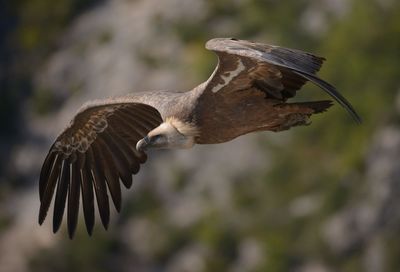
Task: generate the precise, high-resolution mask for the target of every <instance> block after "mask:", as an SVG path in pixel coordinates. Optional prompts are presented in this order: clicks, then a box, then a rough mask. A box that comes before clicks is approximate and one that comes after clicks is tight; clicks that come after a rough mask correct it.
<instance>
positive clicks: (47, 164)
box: [39, 149, 56, 200]
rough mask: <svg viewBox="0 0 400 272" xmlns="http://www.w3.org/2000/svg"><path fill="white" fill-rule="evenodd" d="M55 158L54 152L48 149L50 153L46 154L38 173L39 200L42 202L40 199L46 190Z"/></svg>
mask: <svg viewBox="0 0 400 272" xmlns="http://www.w3.org/2000/svg"><path fill="white" fill-rule="evenodd" d="M55 157H56V152H52V151H51V149H50V152H49V153H48V154H47V156H46V159H45V160H44V163H43V166H42V170H41V171H40V179H39V197H40V200H42V198H43V193H44V190H45V188H46V184H47V181H48V178H49V176H50V174H51V170H52V168H53V166H54V163H55Z"/></svg>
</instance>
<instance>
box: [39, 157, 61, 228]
mask: <svg viewBox="0 0 400 272" xmlns="http://www.w3.org/2000/svg"><path fill="white" fill-rule="evenodd" d="M60 161H61V155H60V154H57V156H56V158H55V159H54V164H53V166H52V169H51V173H50V176H49V178H48V180H47V181H46V185H45V188H44V190H43V196H42V199H41V201H40V209H39V224H40V225H41V224H43V221H44V219H45V218H46V215H47V211H48V210H49V206H50V203H51V200H52V198H53V194H54V189H55V187H56V184H57V179H58V177H59V175H60V169H61V164H60ZM61 162H62V161H61Z"/></svg>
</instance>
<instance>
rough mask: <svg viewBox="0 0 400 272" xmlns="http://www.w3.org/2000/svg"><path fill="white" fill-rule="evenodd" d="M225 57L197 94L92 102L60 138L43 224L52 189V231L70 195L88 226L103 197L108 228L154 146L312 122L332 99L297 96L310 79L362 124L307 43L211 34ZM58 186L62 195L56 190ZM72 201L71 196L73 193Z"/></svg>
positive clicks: (71, 221)
mask: <svg viewBox="0 0 400 272" xmlns="http://www.w3.org/2000/svg"><path fill="white" fill-rule="evenodd" d="M206 48H207V49H209V50H211V51H214V52H215V53H216V54H217V55H218V65H217V67H216V68H215V70H214V72H213V73H212V75H211V76H210V78H209V79H208V80H207V81H206V82H204V83H202V84H200V85H199V86H197V87H195V88H194V89H192V90H191V91H188V92H176V91H154V92H144V93H135V94H129V95H126V96H122V97H117V98H112V99H104V100H96V101H91V102H88V103H87V104H85V105H84V106H83V107H82V108H81V109H80V110H79V112H78V113H77V114H76V116H75V117H74V119H73V120H72V121H71V123H70V124H69V126H68V127H67V128H66V129H64V131H63V132H62V133H61V134H60V135H59V136H58V137H57V139H56V141H55V142H54V144H53V145H52V146H51V148H50V151H49V153H48V155H47V157H46V159H45V161H44V164H43V167H42V170H41V173H40V184H39V191H40V211H39V223H40V224H42V223H43V221H44V219H45V217H46V214H47V211H48V209H49V206H50V203H51V201H52V198H53V195H54V194H55V200H54V214H53V231H54V232H56V231H57V230H58V229H59V227H60V224H61V221H62V218H63V214H64V209H65V204H66V203H67V226H68V233H69V236H70V237H71V238H72V237H73V235H74V232H75V229H76V225H77V220H78V211H79V202H80V195H81V196H82V205H83V213H84V218H85V222H86V227H87V232H88V233H89V235H90V234H91V233H92V229H93V226H94V221H95V219H94V217H95V215H94V214H95V212H94V201H95V200H94V199H95V198H96V200H97V206H98V210H99V214H100V218H101V221H102V223H103V225H104V227H105V228H107V226H108V223H109V217H110V207H109V197H108V193H107V190H108V191H109V192H110V195H111V199H112V201H113V202H114V205H115V208H116V210H117V211H120V209H121V186H120V182H119V181H120V180H121V182H122V184H123V185H124V186H125V187H127V188H129V187H131V185H132V174H136V173H137V172H138V171H139V169H140V165H141V164H143V163H144V162H145V161H146V159H147V156H146V153H145V152H146V150H148V149H150V148H190V147H192V146H193V145H194V144H217V143H223V142H227V141H230V140H232V139H234V138H236V137H238V136H240V135H243V134H247V133H250V132H254V131H282V130H287V129H289V128H291V127H293V126H299V125H306V124H308V123H309V118H310V116H311V115H312V114H315V113H320V112H323V111H325V110H326V109H327V108H329V107H330V106H331V105H332V104H331V101H329V100H325V101H315V102H303V103H288V102H287V100H288V99H289V98H291V97H293V96H295V95H296V92H297V91H298V90H299V89H300V88H301V87H302V86H303V85H304V84H305V83H306V82H307V81H311V82H312V83H314V84H316V85H317V86H319V87H320V88H322V89H323V90H324V91H325V92H327V93H328V94H329V95H330V96H331V97H333V98H334V99H335V100H336V101H337V102H338V103H339V104H340V105H342V106H343V107H344V108H345V109H346V110H347V111H348V112H349V113H350V115H351V116H352V117H353V118H354V119H355V120H356V121H357V122H360V118H359V116H358V115H357V113H356V112H355V110H354V109H353V107H352V106H351V104H350V103H349V102H348V101H347V100H346V99H345V98H344V97H343V96H342V95H341V94H340V93H339V92H338V91H337V90H336V89H335V88H334V87H333V86H332V85H330V84H329V83H327V82H325V81H323V80H321V79H320V78H318V77H317V76H316V72H317V71H318V70H319V69H320V67H321V65H322V62H323V61H324V58H321V57H317V56H315V55H313V54H310V53H306V52H303V51H300V50H294V49H288V48H283V47H279V46H273V45H267V44H261V43H254V42H249V41H244V40H237V39H229V38H227V39H212V40H210V41H208V42H207V44H206ZM54 192H55V193H54ZM67 199H68V200H67Z"/></svg>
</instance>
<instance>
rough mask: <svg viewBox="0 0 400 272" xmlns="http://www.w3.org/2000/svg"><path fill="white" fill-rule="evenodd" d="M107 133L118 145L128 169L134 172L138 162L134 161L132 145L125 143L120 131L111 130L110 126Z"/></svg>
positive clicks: (136, 169)
mask: <svg viewBox="0 0 400 272" xmlns="http://www.w3.org/2000/svg"><path fill="white" fill-rule="evenodd" d="M109 133H110V135H111V136H112V138H113V139H114V142H115V144H116V145H117V146H118V148H119V150H121V151H122V153H123V154H124V156H125V159H126V160H127V161H128V163H129V170H130V171H131V172H132V173H134V174H136V173H137V172H138V171H139V163H138V162H137V161H136V155H135V153H134V152H133V150H132V147H131V146H129V144H127V143H126V140H125V139H124V138H122V137H120V133H118V132H117V131H115V130H113V129H112V128H111V127H110V128H109Z"/></svg>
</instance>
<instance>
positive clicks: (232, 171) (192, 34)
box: [0, 0, 400, 272]
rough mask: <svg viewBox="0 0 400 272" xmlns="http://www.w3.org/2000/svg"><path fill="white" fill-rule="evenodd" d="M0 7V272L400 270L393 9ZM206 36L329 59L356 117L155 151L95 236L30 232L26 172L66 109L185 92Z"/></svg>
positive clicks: (34, 196) (202, 65) (338, 3)
mask: <svg viewBox="0 0 400 272" xmlns="http://www.w3.org/2000/svg"><path fill="white" fill-rule="evenodd" d="M0 5H1V6H0V123H1V130H0V139H1V141H0V267H1V268H0V270H1V271H22V272H23V271H86V272H88V271H190V272H192V271H194V272H196V271H199V272H200V271H233V272H238V271H300V272H303V271H307V272H308V271H311V272H323V271H367V272H368V271H371V272H372V271H374V272H375V271H400V238H399V237H400V236H399V234H400V208H399V207H400V67H399V61H400V1H397V0H322V1H320V0H298V1H278V0H247V1H246V0H231V1H228V0H217V1H215V0H212V1H211V0H168V1H166V0H164V1H158V0H58V1H51V0H15V1H7V0H2V1H1V4H0ZM214 37H236V38H241V39H251V40H256V41H259V42H265V43H270V44H278V45H282V46H287V47H292V48H298V49H302V50H305V51H309V52H313V53H315V54H317V55H321V56H324V57H326V58H327V62H326V63H325V66H323V68H322V70H321V72H320V76H321V77H322V78H324V79H326V80H327V81H329V82H331V83H332V84H334V85H335V86H337V88H338V89H339V90H340V91H341V92H342V94H343V95H344V96H345V97H347V98H348V99H349V100H350V101H351V102H352V104H353V105H354V107H355V108H356V110H357V111H358V112H359V114H360V115H361V116H362V118H363V124H362V125H356V124H355V123H354V122H353V121H352V120H351V118H350V117H349V116H348V115H347V114H346V112H345V111H344V110H343V109H342V108H341V107H340V106H338V105H337V104H335V106H334V107H333V108H331V109H330V110H329V112H327V113H325V114H323V115H318V116H315V117H313V124H312V125H310V126H308V127H298V128H294V129H291V130H290V131H287V132H281V133H279V134H275V133H267V132H266V133H258V134H252V135H247V136H244V137H240V138H238V139H236V140H234V141H232V142H229V143H226V144H221V145H217V146H196V147H194V149H192V150H186V151H162V152H154V153H151V154H150V156H149V160H148V162H147V163H146V164H145V165H144V166H143V167H142V170H141V172H140V173H139V174H138V175H137V176H135V178H134V185H133V188H132V189H131V190H129V191H128V190H125V192H124V202H123V207H122V212H121V214H119V215H118V214H116V213H114V214H113V216H112V218H113V221H112V222H111V224H110V227H109V230H108V231H107V232H106V231H104V229H103V228H102V227H101V225H100V224H97V225H96V227H95V231H94V234H93V236H92V237H91V238H90V237H88V236H87V234H86V230H85V228H84V225H83V222H82V220H80V225H79V227H78V231H77V235H76V237H75V239H74V240H72V241H71V240H69V239H68V238H67V237H68V235H67V233H66V228H65V224H64V226H63V228H62V230H61V231H60V232H59V233H57V234H56V235H54V234H53V233H52V231H51V228H50V224H51V222H50V220H49V219H47V221H46V222H45V224H44V225H43V226H41V227H39V225H38V223H37V214H38V207H39V196H38V175H39V172H40V168H41V164H42V162H43V159H44V157H45V155H46V153H47V151H48V148H49V146H50V145H51V143H52V141H53V140H54V138H55V137H56V136H57V133H58V132H60V130H61V129H63V127H64V126H66V125H67V124H68V122H69V120H70V119H71V118H72V117H73V115H74V113H75V112H76V111H77V110H78V108H79V107H80V106H81V104H83V103H84V102H85V101H87V100H90V99H95V98H104V97H108V96H116V95H122V94H126V93H129V92H134V91H144V90H154V89H170V90H189V89H191V88H192V87H194V86H196V85H197V84H199V83H201V82H202V81H204V80H206V79H207V78H208V76H209V75H210V74H211V72H212V70H213V69H214V67H215V65H216V57H215V56H214V54H213V53H212V52H208V51H206V50H205V49H204V44H205V42H206V41H207V40H208V39H210V38H214ZM327 98H328V97H327V95H326V94H324V93H323V92H322V91H320V90H319V89H318V88H315V87H314V86H312V85H311V84H307V85H306V86H305V88H303V90H302V91H301V92H300V93H299V100H306V99H315V100H316V99H327ZM49 214H52V211H50V213H49ZM81 219H82V218H81ZM98 223H99V222H98Z"/></svg>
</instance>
